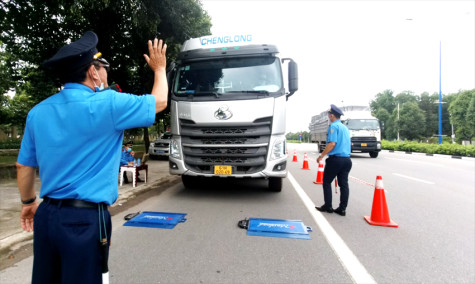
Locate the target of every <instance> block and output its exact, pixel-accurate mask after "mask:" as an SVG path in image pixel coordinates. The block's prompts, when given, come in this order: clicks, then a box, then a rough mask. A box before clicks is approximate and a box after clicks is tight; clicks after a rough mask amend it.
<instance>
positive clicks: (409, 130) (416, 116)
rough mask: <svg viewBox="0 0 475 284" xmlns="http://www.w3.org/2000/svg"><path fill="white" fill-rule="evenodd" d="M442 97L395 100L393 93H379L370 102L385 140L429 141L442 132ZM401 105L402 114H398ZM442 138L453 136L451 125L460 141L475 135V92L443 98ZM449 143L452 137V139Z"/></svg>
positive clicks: (400, 97) (409, 94)
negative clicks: (440, 128) (440, 109)
mask: <svg viewBox="0 0 475 284" xmlns="http://www.w3.org/2000/svg"><path fill="white" fill-rule="evenodd" d="M438 101H439V94H438V93H434V94H432V95H429V94H428V93H426V92H425V93H422V94H421V95H420V96H416V95H414V94H413V93H412V92H407V91H406V92H402V93H400V94H398V95H396V97H394V96H393V92H392V91H391V90H385V91H384V92H383V93H378V94H377V95H376V98H375V99H374V100H372V101H371V104H370V107H371V111H372V113H373V115H374V116H375V117H377V118H378V119H379V120H380V121H381V122H382V124H383V138H384V139H396V138H397V135H398V132H399V135H400V138H401V139H409V140H413V139H424V140H426V139H430V137H432V136H434V135H438V133H439V105H440V104H439V103H438ZM398 105H399V113H398ZM441 106H442V107H441V108H442V135H445V136H447V137H451V135H452V124H453V127H454V129H455V133H456V139H457V142H459V143H460V142H461V141H462V140H472V138H473V137H474V136H475V89H473V90H468V91H460V92H458V93H456V94H449V95H442V104H441ZM449 140H450V138H449Z"/></svg>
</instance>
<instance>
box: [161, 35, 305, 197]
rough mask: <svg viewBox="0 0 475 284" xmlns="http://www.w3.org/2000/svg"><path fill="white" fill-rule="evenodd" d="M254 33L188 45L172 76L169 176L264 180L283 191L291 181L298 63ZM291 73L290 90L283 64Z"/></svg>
mask: <svg viewBox="0 0 475 284" xmlns="http://www.w3.org/2000/svg"><path fill="white" fill-rule="evenodd" d="M277 55H278V50H277V47H276V46H274V45H268V44H262V43H258V42H257V41H256V40H255V38H254V36H253V35H249V34H244V35H226V36H205V37H201V38H195V39H190V40H187V41H185V43H184V44H183V46H182V48H181V51H180V54H179V55H178V59H177V61H176V62H174V63H172V64H171V66H170V68H169V72H168V73H167V77H168V80H169V86H170V88H169V89H170V97H171V103H170V108H171V132H172V139H171V143H170V156H169V159H170V173H171V174H176V175H181V176H182V181H183V184H184V185H185V186H186V187H189V186H191V185H192V184H193V179H194V178H195V177H216V176H219V177H224V178H264V179H268V180H269V189H270V190H272V191H281V189H282V178H285V177H286V176H287V169H286V161H287V154H286V149H285V147H286V144H285V143H286V142H285V119H286V116H285V113H286V101H287V99H288V97H289V96H291V95H292V94H293V93H294V92H295V91H297V89H298V72H297V64H296V63H295V62H294V61H293V60H292V59H290V58H283V59H280V58H279V57H277ZM284 62H286V64H285V65H286V66H287V68H288V72H287V73H288V90H287V91H286V89H285V86H284V80H283V75H282V65H281V64H282V63H284Z"/></svg>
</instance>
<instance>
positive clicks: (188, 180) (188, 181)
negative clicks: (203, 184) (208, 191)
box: [181, 175, 196, 188]
mask: <svg viewBox="0 0 475 284" xmlns="http://www.w3.org/2000/svg"><path fill="white" fill-rule="evenodd" d="M181 182H182V183H183V185H184V186H185V188H190V187H193V177H192V176H185V175H182V176H181ZM195 186H196V185H195Z"/></svg>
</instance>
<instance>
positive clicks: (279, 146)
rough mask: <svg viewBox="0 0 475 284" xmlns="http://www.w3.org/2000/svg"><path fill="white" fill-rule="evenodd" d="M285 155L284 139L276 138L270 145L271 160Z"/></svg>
mask: <svg viewBox="0 0 475 284" xmlns="http://www.w3.org/2000/svg"><path fill="white" fill-rule="evenodd" d="M284 157H285V140H277V141H275V142H274V145H273V146H272V153H271V156H270V159H271V161H272V160H276V159H280V158H284Z"/></svg>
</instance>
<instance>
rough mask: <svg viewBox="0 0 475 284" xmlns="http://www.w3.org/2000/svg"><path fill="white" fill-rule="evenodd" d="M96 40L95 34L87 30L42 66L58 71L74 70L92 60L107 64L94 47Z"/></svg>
mask: <svg viewBox="0 0 475 284" xmlns="http://www.w3.org/2000/svg"><path fill="white" fill-rule="evenodd" d="M98 41H99V40H98V38H97V35H96V34H95V33H94V32H92V31H88V32H86V33H85V34H84V35H83V36H82V37H81V38H80V39H78V40H76V41H74V42H72V43H71V44H68V45H65V46H63V47H62V48H60V49H59V51H58V52H57V53H56V54H55V55H54V56H53V57H51V58H50V59H48V60H46V61H45V62H44V63H43V64H42V66H43V67H45V68H47V69H52V70H55V71H60V72H75V71H77V70H78V69H80V68H83V67H86V66H88V65H89V64H91V62H92V61H94V60H97V61H99V62H101V63H103V64H106V65H109V63H108V62H107V61H106V60H105V59H104V58H101V55H102V54H101V53H100V52H98V51H97V49H96V45H97V42H98Z"/></svg>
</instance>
